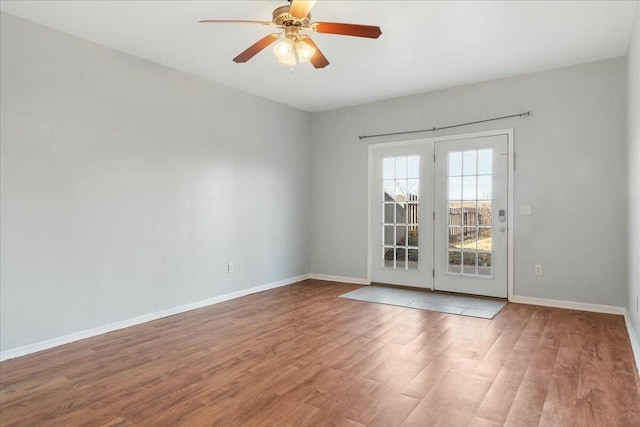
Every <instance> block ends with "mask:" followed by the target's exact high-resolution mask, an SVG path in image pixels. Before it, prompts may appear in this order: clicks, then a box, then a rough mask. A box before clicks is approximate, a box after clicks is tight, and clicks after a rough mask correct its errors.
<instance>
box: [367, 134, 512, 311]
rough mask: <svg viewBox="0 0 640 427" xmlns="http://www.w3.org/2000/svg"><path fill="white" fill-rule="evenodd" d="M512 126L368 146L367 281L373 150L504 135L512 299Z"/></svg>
mask: <svg viewBox="0 0 640 427" xmlns="http://www.w3.org/2000/svg"><path fill="white" fill-rule="evenodd" d="M513 133H514V132H513V128H511V129H500V130H490V131H484V132H473V133H464V134H457V135H447V136H436V137H432V138H420V139H412V140H403V141H391V142H381V143H377V144H376V143H373V144H369V146H368V151H369V153H368V186H367V187H368V188H367V283H368V284H371V278H372V271H373V260H372V257H371V254H372V248H371V245H372V242H373V228H372V227H373V224H372V220H371V214H372V212H371V203H372V200H371V197H372V191H373V151H374V150H375V149H379V148H389V147H401V146H403V145H413V144H419V143H427V144H428V143H432V144H434V146H435V143H436V142H440V141H452V140H457V139H468V138H478V137H484V136H495V135H506V136H507V143H508V147H509V150H508V153H509V155H508V156H507V157H508V169H507V170H508V177H507V206H508V215H507V299H508V300H509V301H511V300H512V299H513V218H514V216H515V211H514V201H513V182H514V179H513V175H514V170H515V151H514V141H513Z"/></svg>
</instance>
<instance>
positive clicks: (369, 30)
mask: <svg viewBox="0 0 640 427" xmlns="http://www.w3.org/2000/svg"><path fill="white" fill-rule="evenodd" d="M311 30H313V31H315V32H317V33H324V34H339V35H342V36H354V37H367V38H370V39H377V38H378V37H380V34H382V31H381V30H380V27H376V26H373V25H358V24H343V23H340V22H314V23H313V24H311Z"/></svg>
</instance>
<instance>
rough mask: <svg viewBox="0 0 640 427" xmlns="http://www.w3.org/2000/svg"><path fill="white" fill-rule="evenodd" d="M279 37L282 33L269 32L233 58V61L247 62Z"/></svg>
mask: <svg viewBox="0 0 640 427" xmlns="http://www.w3.org/2000/svg"><path fill="white" fill-rule="evenodd" d="M279 37H280V35H279V34H278V33H273V34H269V35H268V36H264V37H263V38H261V39H260V40H258V41H257V42H255V43H254V44H252V45H251V46H249V47H248V48H247V49H246V50H245V51H244V52H242V53H241V54H240V55H238V56H236V57H235V58H233V62H237V63H240V62H247V61H248V60H250V59H251V58H253V57H254V56H256V54H258V53H259V52H260V51H261V50H263V49H264V48H266V47H267V46H269V45H270V44H272V43H273V42H275V41H276V40H278V38H279Z"/></svg>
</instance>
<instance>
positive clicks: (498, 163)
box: [370, 134, 508, 297]
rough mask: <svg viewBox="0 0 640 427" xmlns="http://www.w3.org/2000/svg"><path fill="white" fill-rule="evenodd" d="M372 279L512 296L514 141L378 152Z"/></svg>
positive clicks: (454, 142) (453, 142)
mask: <svg viewBox="0 0 640 427" xmlns="http://www.w3.org/2000/svg"><path fill="white" fill-rule="evenodd" d="M371 162H372V169H371V170H372V174H371V194H370V200H371V245H370V251H371V254H370V260H371V261H370V262H371V280H372V281H373V282H380V283H389V284H396V285H407V286H416V287H424V288H429V289H434V290H442V291H451V292H460V293H466V294H475V295H486V296H494V297H506V296H507V257H508V250H507V244H508V238H507V235H508V233H507V231H508V229H507V224H508V221H507V216H508V212H507V206H508V203H507V198H508V136H507V135H506V134H498V135H490V136H481V137H461V138H460V139H447V140H437V139H431V140H423V141H413V142H410V143H403V145H393V146H380V147H373V149H372V156H371Z"/></svg>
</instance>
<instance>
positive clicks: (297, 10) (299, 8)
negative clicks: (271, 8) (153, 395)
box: [289, 0, 316, 19]
mask: <svg viewBox="0 0 640 427" xmlns="http://www.w3.org/2000/svg"><path fill="white" fill-rule="evenodd" d="M315 2H316V1H315V0H292V1H291V6H289V14H291V15H292V16H294V17H295V18H298V19H304V18H306V17H307V15H308V14H309V11H310V10H311V8H312V7H313V5H314V3H315Z"/></svg>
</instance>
